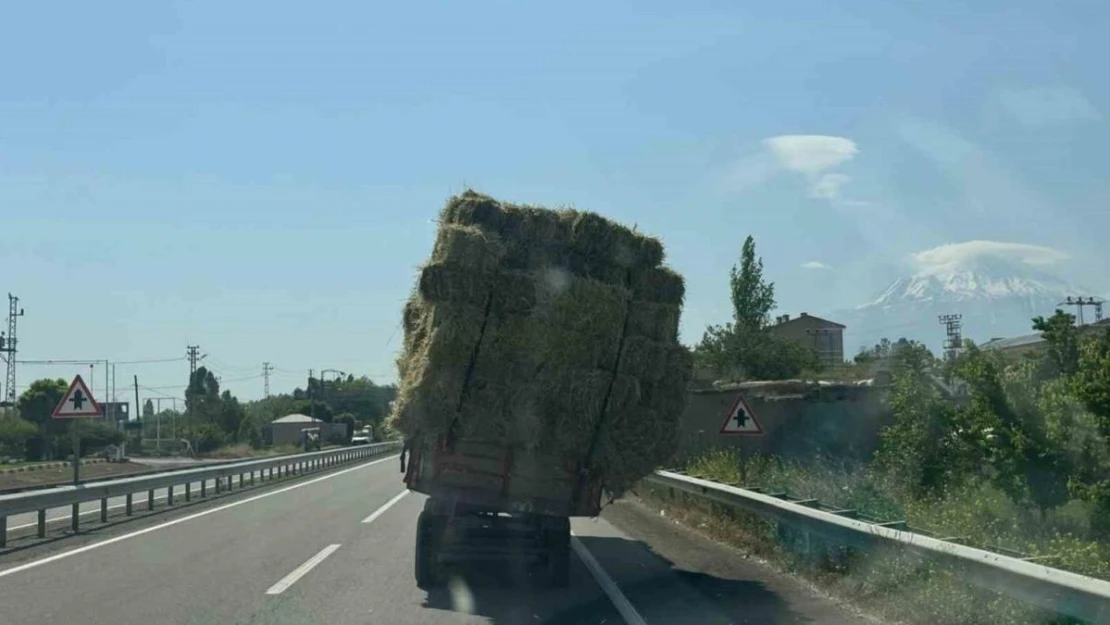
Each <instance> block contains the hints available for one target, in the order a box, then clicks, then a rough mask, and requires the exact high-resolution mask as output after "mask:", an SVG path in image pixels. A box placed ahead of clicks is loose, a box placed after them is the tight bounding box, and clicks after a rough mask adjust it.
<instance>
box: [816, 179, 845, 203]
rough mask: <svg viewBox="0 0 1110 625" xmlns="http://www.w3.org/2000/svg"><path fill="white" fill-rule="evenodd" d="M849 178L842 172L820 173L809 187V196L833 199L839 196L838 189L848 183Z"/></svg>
mask: <svg viewBox="0 0 1110 625" xmlns="http://www.w3.org/2000/svg"><path fill="white" fill-rule="evenodd" d="M849 180H851V178H849V177H848V176H846V175H844V174H821V177H820V178H818V179H817V182H814V183H813V184H812V185H810V187H809V195H810V197H815V198H820V199H823V200H835V199H837V198H839V197H840V189H841V187H843V186H844V185H846V184H848V181H849Z"/></svg>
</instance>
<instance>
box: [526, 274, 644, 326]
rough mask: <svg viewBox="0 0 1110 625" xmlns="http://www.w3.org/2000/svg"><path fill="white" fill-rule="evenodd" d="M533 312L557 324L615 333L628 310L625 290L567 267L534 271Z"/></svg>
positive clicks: (622, 323) (621, 324) (548, 321)
mask: <svg viewBox="0 0 1110 625" xmlns="http://www.w3.org/2000/svg"><path fill="white" fill-rule="evenodd" d="M535 285H536V310H535V314H536V315H537V316H538V317H540V318H541V319H543V320H544V321H545V322H547V323H550V324H552V325H554V326H558V327H560V328H566V329H568V330H575V331H578V332H584V333H588V334H616V335H619V333H620V331H621V329H622V328H623V327H624V316H625V314H626V312H627V310H628V304H627V300H628V291H627V290H625V289H623V288H621V287H619V286H613V285H611V284H606V283H604V282H600V281H598V280H592V279H590V278H581V277H578V276H575V275H573V274H571V273H570V272H568V271H565V270H562V269H558V268H550V269H546V270H544V271H541V272H537V276H536V279H535Z"/></svg>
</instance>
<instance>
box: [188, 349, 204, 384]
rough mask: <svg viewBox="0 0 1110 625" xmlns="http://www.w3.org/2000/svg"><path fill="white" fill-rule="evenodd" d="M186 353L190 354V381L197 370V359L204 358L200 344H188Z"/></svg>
mask: <svg viewBox="0 0 1110 625" xmlns="http://www.w3.org/2000/svg"><path fill="white" fill-rule="evenodd" d="M185 353H186V355H188V356H189V381H190V382H191V381H192V380H193V374H194V373H196V372H197V361H198V360H200V359H201V358H203V356H201V355H200V345H186V346H185Z"/></svg>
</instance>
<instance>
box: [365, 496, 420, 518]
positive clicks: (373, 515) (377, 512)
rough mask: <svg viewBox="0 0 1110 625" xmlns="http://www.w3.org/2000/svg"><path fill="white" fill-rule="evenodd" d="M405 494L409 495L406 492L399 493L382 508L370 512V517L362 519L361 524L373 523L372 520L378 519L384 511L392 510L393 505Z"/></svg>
mask: <svg viewBox="0 0 1110 625" xmlns="http://www.w3.org/2000/svg"><path fill="white" fill-rule="evenodd" d="M407 494H409V491H407V490H403V491H401V492H400V493H398V494H397V496H396V497H394V498H393V499H390V500H389V501H387V502H385V505H384V506H382V507H380V508H378V509H377V510H375V511H373V512H371V513H370V516H368V517H366V518H365V519H363V520H362V522H363V523H373V522H374V519H376V518H378V517H380V516H381V515H382V513H384V512H385V511H386V510H389V509H390V508H392V507H393V504H395V503H397V502H398V501H401V498H402V497H404V496H405V495H407Z"/></svg>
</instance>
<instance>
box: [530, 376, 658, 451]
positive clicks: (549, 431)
mask: <svg viewBox="0 0 1110 625" xmlns="http://www.w3.org/2000/svg"><path fill="white" fill-rule="evenodd" d="M539 386H540V387H541V388H542V389H543V397H542V398H541V400H540V404H539V406H540V410H541V411H542V416H543V424H544V429H543V439H542V443H541V444H542V446H543V448H545V449H553V450H559V453H561V454H563V455H565V456H567V457H568V458H572V459H574V460H583V459H585V456H586V453H587V451H588V450H589V448H590V441H591V440H593V438H594V434H595V432H596V431H597V428H598V423H599V420H600V421H601V423H602V425H603V427H602V431H603V432H604V431H605V427H607V425H606V424H607V423H608V422H610V421H613V420H616V419H617V418H619V415H620V414H622V413H623V412H624V411H627V410H629V409H630V408H631V407H632V406H635V405H636V404H637V403H638V402H639V401H640V383H639V381H638V380H636V378H633V377H631V376H626V375H617V376H614V375H613V374H612V373H608V372H605V371H566V372H557V373H551V374H545V375H544V376H543V377H542V378H541V380H540V381H539ZM606 398H608V401H606ZM603 408H604V409H605V412H604V416H603Z"/></svg>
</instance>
